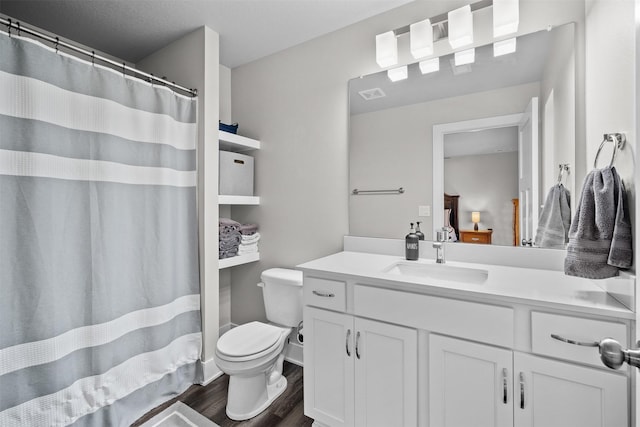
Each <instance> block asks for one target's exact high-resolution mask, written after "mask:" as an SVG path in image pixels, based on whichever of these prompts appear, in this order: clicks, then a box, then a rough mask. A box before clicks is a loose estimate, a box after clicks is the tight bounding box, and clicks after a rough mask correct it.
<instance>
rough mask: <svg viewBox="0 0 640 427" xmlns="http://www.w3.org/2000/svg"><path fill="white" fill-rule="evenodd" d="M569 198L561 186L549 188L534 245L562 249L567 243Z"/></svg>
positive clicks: (569, 212) (569, 222) (569, 210)
mask: <svg viewBox="0 0 640 427" xmlns="http://www.w3.org/2000/svg"><path fill="white" fill-rule="evenodd" d="M570 225H571V196H570V194H569V191H568V190H567V189H566V188H564V186H563V185H562V184H556V185H554V186H553V187H551V190H549V194H548V195H547V200H546V201H545V202H544V208H543V209H542V213H541V214H540V220H539V222H538V230H537V231H536V239H535V244H536V246H539V247H541V248H556V249H564V247H565V245H566V244H567V242H568V241H569V237H568V234H569V227H570Z"/></svg>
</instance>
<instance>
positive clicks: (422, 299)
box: [299, 252, 634, 427]
mask: <svg viewBox="0 0 640 427" xmlns="http://www.w3.org/2000/svg"><path fill="white" fill-rule="evenodd" d="M397 262H398V258H397V257H392V256H385V255H373V254H361V253H354V252H342V253H340V254H336V255H332V256H329V257H326V258H322V259H320V260H317V261H312V262H309V263H307V264H303V265H302V266H299V267H300V268H301V269H302V270H303V273H304V285H303V299H304V327H305V328H304V330H305V335H304V337H305V343H304V362H305V363H304V401H305V415H307V416H309V417H311V418H313V419H314V420H315V424H314V425H315V426H317V427H325V426H329V427H337V426H369V427H376V426H419V427H468V426H473V427H481V426H492V427H503V426H504V427H630V425H631V420H632V410H633V408H634V404H633V402H632V401H631V399H630V396H631V381H630V377H631V373H632V371H631V369H630V368H629V367H628V366H627V365H624V366H623V367H622V368H621V369H619V370H610V369H608V368H606V367H605V366H604V365H603V364H602V362H601V361H600V356H599V352H598V348H597V345H596V347H594V346H589V345H593V344H594V343H595V342H598V341H600V340H601V339H603V338H605V337H610V338H612V339H614V340H616V341H618V342H619V343H620V344H621V345H622V347H623V348H629V346H630V337H631V336H633V333H634V323H633V321H632V320H631V319H632V317H631V315H632V313H629V312H627V311H625V310H621V309H618V308H617V307H618V306H617V305H616V304H617V302H614V301H609V300H608V299H607V298H608V297H605V296H604V295H602V294H599V293H598V292H599V291H598V289H596V288H595V287H591V283H590V282H578V281H576V280H575V279H574V278H571V279H570V280H568V279H565V278H564V277H563V276H561V274H562V273H560V272H559V273H558V274H557V275H556V274H555V273H550V272H548V271H539V272H538V271H536V270H533V269H523V271H519V270H518V271H511V270H509V268H507V267H499V266H487V267H486V268H487V269H489V271H488V277H489V279H488V280H487V281H486V282H483V283H481V284H467V283H463V284H461V285H456V284H450V283H445V282H444V281H443V282H442V284H440V285H438V284H437V282H436V281H435V279H434V282H435V283H436V284H435V285H431V284H429V283H425V282H426V281H421V282H420V281H418V280H414V281H413V282H412V279H411V277H401V278H396V277H395V276H392V275H391V274H386V275H385V273H384V271H385V270H384V268H388V266H389V265H394V263H397ZM385 266H387V267H385ZM456 267H457V268H458V266H456ZM475 267H477V266H475ZM460 268H462V267H460ZM380 271H383V273H380ZM509 277H525V278H526V279H523V280H521V281H519V282H517V283H513V284H511V283H509V282H507V281H505V280H506V279H505V278H509ZM529 278H531V280H529ZM551 279H553V280H551ZM563 279H564V280H567V282H570V283H568V284H566V286H565V283H564V282H562V280H563ZM492 280H493V282H492ZM527 280H528V281H527ZM538 283H539V284H538ZM547 283H552V287H550V289H551V290H554V289H555V290H556V293H554V294H550V295H548V296H547V299H546V300H545V299H540V298H539V297H538V295H539V294H540V293H541V292H540V289H546V288H545V286H546V285H547ZM537 284H538V285H537ZM580 286H582V289H581V288H580ZM576 288H577V289H576ZM489 290H490V292H489ZM600 292H601V291H600ZM590 293H593V294H594V295H596V296H598V295H600V297H598V298H594V300H595V302H594V303H592V304H591V303H589V304H585V302H584V301H585V298H586V297H588V296H589V295H590ZM565 295H573V296H572V297H571V298H570V299H568V298H565ZM563 298H565V299H563ZM605 302H606V304H605ZM576 342H577V343H580V344H581V345H574V344H572V343H576Z"/></svg>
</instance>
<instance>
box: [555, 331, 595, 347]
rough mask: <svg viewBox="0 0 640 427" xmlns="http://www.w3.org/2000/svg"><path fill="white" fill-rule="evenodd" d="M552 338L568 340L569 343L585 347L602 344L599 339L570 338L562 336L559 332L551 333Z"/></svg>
mask: <svg viewBox="0 0 640 427" xmlns="http://www.w3.org/2000/svg"><path fill="white" fill-rule="evenodd" d="M551 338H553V339H554V340H558V341H562V342H566V343H567V344H573V345H581V346H583V347H598V346H599V345H600V343H599V342H598V341H576V340H571V339H569V338H565V337H561V336H560V335H557V334H551Z"/></svg>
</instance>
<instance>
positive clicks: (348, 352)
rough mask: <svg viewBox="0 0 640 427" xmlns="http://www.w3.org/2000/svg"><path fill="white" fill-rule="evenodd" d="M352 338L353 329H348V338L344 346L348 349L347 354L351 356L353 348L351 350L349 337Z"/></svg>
mask: <svg viewBox="0 0 640 427" xmlns="http://www.w3.org/2000/svg"><path fill="white" fill-rule="evenodd" d="M350 338H351V329H347V339H346V341H345V343H344V347H345V349H346V350H347V356H349V357H351V350H349V339H350Z"/></svg>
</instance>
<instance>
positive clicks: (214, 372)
mask: <svg viewBox="0 0 640 427" xmlns="http://www.w3.org/2000/svg"><path fill="white" fill-rule="evenodd" d="M199 365H200V372H201V373H202V375H200V382H199V384H200V385H207V384H209V383H210V382H212V381H213V380H215V379H216V378H219V377H221V376H222V373H223V372H222V371H221V370H220V368H218V365H216V362H215V361H214V360H213V359H209V360H206V361H204V360H200V361H199Z"/></svg>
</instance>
